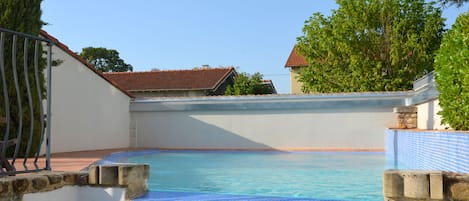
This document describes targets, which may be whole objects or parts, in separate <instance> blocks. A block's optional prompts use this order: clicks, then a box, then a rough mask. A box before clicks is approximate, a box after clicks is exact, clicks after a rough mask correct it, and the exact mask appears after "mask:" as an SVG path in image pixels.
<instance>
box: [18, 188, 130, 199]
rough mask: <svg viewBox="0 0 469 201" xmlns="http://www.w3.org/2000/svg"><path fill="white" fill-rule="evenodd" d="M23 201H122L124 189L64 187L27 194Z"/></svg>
mask: <svg viewBox="0 0 469 201" xmlns="http://www.w3.org/2000/svg"><path fill="white" fill-rule="evenodd" d="M22 200H23V201H64V200H67V201H83V200H86V201H124V200H125V189H123V188H101V187H89V186H65V187H63V188H60V189H57V190H54V191H49V192H41V193H29V194H25V195H24V196H23V199H22Z"/></svg>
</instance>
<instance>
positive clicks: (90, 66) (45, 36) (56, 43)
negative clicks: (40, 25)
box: [39, 30, 135, 98]
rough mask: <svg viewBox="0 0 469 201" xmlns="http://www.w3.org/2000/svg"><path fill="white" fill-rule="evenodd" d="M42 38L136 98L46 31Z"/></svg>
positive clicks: (43, 32)
mask: <svg viewBox="0 0 469 201" xmlns="http://www.w3.org/2000/svg"><path fill="white" fill-rule="evenodd" d="M39 34H40V35H41V36H43V37H44V38H47V39H49V40H51V41H53V42H54V43H55V45H56V46H57V47H59V48H60V49H62V50H63V51H65V52H66V53H67V54H69V55H70V56H72V57H73V58H75V59H76V60H78V61H80V62H81V63H82V64H83V65H85V66H86V67H88V68H89V69H90V70H91V71H93V72H94V73H96V74H97V75H98V76H100V77H101V78H103V79H104V80H106V81H107V82H109V83H110V84H111V85H113V86H114V87H116V88H117V89H119V90H120V91H122V92H123V93H124V94H126V95H127V96H129V97H131V98H135V97H134V96H133V95H131V94H130V93H128V92H127V91H126V90H124V89H123V88H122V87H121V86H119V85H118V84H117V83H115V82H113V81H112V80H109V79H107V78H106V77H104V75H103V73H102V72H100V71H98V70H96V68H95V67H94V66H93V65H91V64H90V63H88V62H87V61H86V60H85V59H83V58H82V57H80V56H78V55H77V54H76V53H74V52H73V51H72V50H70V49H68V47H67V46H66V45H65V44H63V43H62V42H60V41H59V40H58V39H57V38H55V37H53V36H51V35H50V34H49V33H47V32H46V31H44V30H41V31H40V33H39Z"/></svg>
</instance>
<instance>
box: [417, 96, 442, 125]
mask: <svg viewBox="0 0 469 201" xmlns="http://www.w3.org/2000/svg"><path fill="white" fill-rule="evenodd" d="M439 111H441V107H440V105H439V101H438V99H435V100H430V101H428V102H425V103H422V104H419V105H417V127H418V128H419V129H426V130H444V129H445V128H449V125H445V124H444V125H441V116H440V115H438V112H439Z"/></svg>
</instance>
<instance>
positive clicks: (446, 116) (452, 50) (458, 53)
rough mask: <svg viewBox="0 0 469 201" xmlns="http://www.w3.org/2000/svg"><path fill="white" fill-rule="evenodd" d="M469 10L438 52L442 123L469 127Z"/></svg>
mask: <svg viewBox="0 0 469 201" xmlns="http://www.w3.org/2000/svg"><path fill="white" fill-rule="evenodd" d="M468 38H469V13H466V14H462V15H460V16H459V17H458V18H457V19H456V22H455V23H454V25H453V27H452V28H451V30H449V31H448V33H446V34H445V36H444V37H443V41H442V43H441V47H440V49H439V50H438V52H437V54H436V56H435V74H436V76H435V81H436V83H437V85H436V86H437V88H438V91H439V92H440V94H439V102H440V106H441V109H442V110H441V111H440V113H439V114H440V115H441V116H442V123H447V124H449V125H450V126H451V127H452V128H453V129H456V130H469V40H468Z"/></svg>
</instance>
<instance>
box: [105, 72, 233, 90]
mask: <svg viewBox="0 0 469 201" xmlns="http://www.w3.org/2000/svg"><path fill="white" fill-rule="evenodd" d="M232 73H236V71H235V69H234V68H232V67H230V68H203V69H193V70H168V71H150V72H113V73H104V76H105V77H107V78H109V79H111V80H114V81H115V82H117V83H119V85H120V86H122V87H123V88H124V89H125V90H129V91H167V90H214V89H216V88H217V87H218V86H219V85H220V84H221V83H222V82H223V81H224V80H225V79H226V78H227V77H228V76H229V75H230V74H232Z"/></svg>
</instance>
